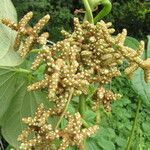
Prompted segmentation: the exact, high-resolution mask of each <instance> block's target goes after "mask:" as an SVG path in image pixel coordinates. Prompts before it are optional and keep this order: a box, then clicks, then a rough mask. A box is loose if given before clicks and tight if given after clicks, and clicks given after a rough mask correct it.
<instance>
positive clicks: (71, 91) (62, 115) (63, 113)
mask: <svg viewBox="0 0 150 150" xmlns="http://www.w3.org/2000/svg"><path fill="white" fill-rule="evenodd" d="M73 92H74V89H73V88H72V89H71V90H70V95H69V98H68V101H67V104H66V107H65V109H64V111H63V112H62V114H61V116H60V118H59V120H58V122H57V124H56V127H55V130H56V129H57V128H58V127H59V125H60V123H61V121H62V119H63V117H64V115H65V112H66V111H67V109H68V106H69V103H70V101H71V98H72V95H73Z"/></svg>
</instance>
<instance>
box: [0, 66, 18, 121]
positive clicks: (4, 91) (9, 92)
mask: <svg viewBox="0 0 150 150" xmlns="http://www.w3.org/2000/svg"><path fill="white" fill-rule="evenodd" d="M15 76H16V73H15V72H13V71H11V70H10V68H0V93H1V95H0V124H1V123H2V117H3V115H4V114H5V112H6V111H7V109H8V107H9V105H10V102H11V99H12V97H13V95H14V93H15V85H16V81H17V78H15Z"/></svg>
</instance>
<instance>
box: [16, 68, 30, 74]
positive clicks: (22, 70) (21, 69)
mask: <svg viewBox="0 0 150 150" xmlns="http://www.w3.org/2000/svg"><path fill="white" fill-rule="evenodd" d="M14 71H16V72H19V73H24V74H31V71H30V70H26V69H23V68H16V69H14Z"/></svg>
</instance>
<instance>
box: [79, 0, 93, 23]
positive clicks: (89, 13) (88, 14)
mask: <svg viewBox="0 0 150 150" xmlns="http://www.w3.org/2000/svg"><path fill="white" fill-rule="evenodd" d="M82 1H83V4H84V7H85V10H86V17H85V18H86V20H87V21H89V22H90V23H94V21H93V14H92V10H91V7H90V5H89V3H88V0H82Z"/></svg>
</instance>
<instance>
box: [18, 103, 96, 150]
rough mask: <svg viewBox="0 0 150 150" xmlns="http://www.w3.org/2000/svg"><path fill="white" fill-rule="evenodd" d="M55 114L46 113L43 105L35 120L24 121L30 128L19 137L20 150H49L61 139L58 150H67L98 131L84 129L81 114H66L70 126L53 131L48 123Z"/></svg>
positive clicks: (93, 127) (90, 128)
mask: <svg viewBox="0 0 150 150" xmlns="http://www.w3.org/2000/svg"><path fill="white" fill-rule="evenodd" d="M53 114H55V113H54V112H53V110H51V109H49V110H47V111H46V110H44V106H43V104H41V105H40V106H39V107H38V108H37V111H36V113H35V117H34V118H32V117H28V118H23V119H22V120H23V122H24V123H25V124H26V125H28V127H27V129H25V130H23V131H22V133H21V135H19V137H18V141H20V142H21V146H20V149H22V150H30V149H32V148H33V147H34V148H35V149H37V150H38V149H39V150H44V149H45V150H47V149H51V148H52V146H53V142H54V141H55V140H56V139H60V140H61V144H60V146H59V148H58V150H65V149H66V148H67V147H68V146H69V145H70V146H73V145H77V146H80V144H81V143H82V141H83V140H84V139H85V138H86V137H89V136H90V135H92V134H94V133H95V132H96V131H97V130H98V126H96V125H95V126H92V127H89V128H84V129H82V118H81V115H80V114H79V113H76V114H75V115H74V116H72V115H70V114H66V115H65V118H66V119H67V120H68V124H67V125H66V127H65V129H64V130H61V129H59V130H53V127H52V125H51V124H49V123H48V118H49V117H50V116H51V115H53Z"/></svg>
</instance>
